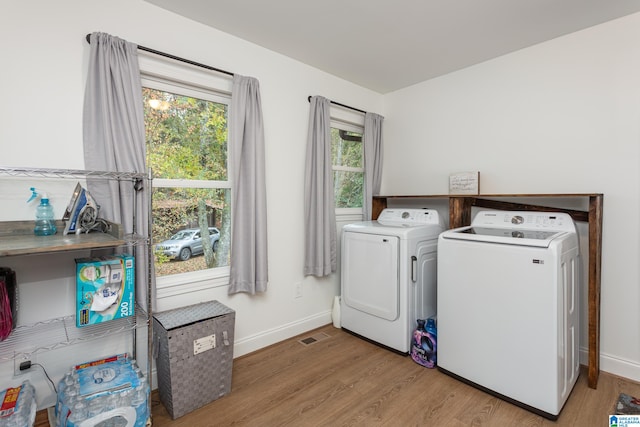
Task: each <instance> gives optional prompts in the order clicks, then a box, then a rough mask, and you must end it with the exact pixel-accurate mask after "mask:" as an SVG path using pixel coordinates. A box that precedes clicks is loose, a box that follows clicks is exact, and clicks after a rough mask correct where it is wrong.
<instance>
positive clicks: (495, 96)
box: [381, 14, 640, 380]
mask: <svg viewBox="0 0 640 427" xmlns="http://www.w3.org/2000/svg"><path fill="white" fill-rule="evenodd" d="M638 40H640V14H635V15H631V16H628V17H626V18H622V19H619V20H616V21H612V22H610V23H606V24H603V25H600V26H597V27H593V28H590V29H587V30H584V31H581V32H577V33H574V34H570V35H567V36H565V37H561V38H558V39H555V40H552V41H549V42H547V43H543V44H540V45H537V46H534V47H531V48H528V49H524V50H521V51H518V52H515V53H512V54H509V55H506V56H503V57H500V58H497V59H494V60H491V61H487V62H485V63H482V64H479V65H476V66H473V67H470V68H467V69H464V70H461V71H458V72H454V73H451V74H448V75H445V76H443V77H440V78H436V79H432V80H429V81H425V82H422V83H420V84H417V85H414V86H412V87H409V88H405V89H403V90H399V91H397V92H394V93H391V94H388V95H386V96H385V99H384V101H385V109H384V114H385V117H386V119H385V134H384V139H385V147H384V149H385V158H384V171H383V183H382V191H381V193H382V194H446V193H447V190H448V177H449V174H450V173H454V172H462V171H474V170H479V171H480V176H481V179H480V185H481V193H485V194H496V193H503V194H532V193H604V233H603V253H602V304H601V322H602V323H601V365H600V367H601V369H603V370H605V371H610V372H613V373H617V374H620V375H623V376H627V377H630V378H633V379H635V380H640V339H639V338H640V337H639V332H638V328H637V326H638V325H639V324H640V310H638V303H639V302H640V292H639V286H638V283H639V281H640V277H639V272H638V259H640V251H639V245H638V243H639V239H638V237H639V230H638V217H639V216H640V205H639V204H638V195H639V191H640V188H639V184H640V181H639V179H638V178H639V172H640V164H639V146H640V49H639V48H638ZM585 289H586V288H585ZM583 300H584V297H583ZM584 317H585V316H583V319H584ZM470 320H471V319H470ZM582 323H583V326H585V327H586V322H585V321H583V322H582ZM586 345H587V342H586V331H583V333H582V340H581V346H582V347H583V348H586Z"/></svg>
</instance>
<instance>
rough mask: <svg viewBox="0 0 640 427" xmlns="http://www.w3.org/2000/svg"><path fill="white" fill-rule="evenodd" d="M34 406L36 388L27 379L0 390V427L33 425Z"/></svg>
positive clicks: (26, 426) (28, 426)
mask: <svg viewBox="0 0 640 427" xmlns="http://www.w3.org/2000/svg"><path fill="white" fill-rule="evenodd" d="M36 406H37V405H36V390H35V388H34V387H33V386H32V385H31V383H30V382H29V380H26V381H24V382H23V383H22V384H20V385H19V386H18V387H10V388H8V389H6V390H4V391H2V392H0V427H31V426H33V422H34V421H35V419H36Z"/></svg>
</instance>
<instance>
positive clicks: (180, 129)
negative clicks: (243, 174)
mask: <svg viewBox="0 0 640 427" xmlns="http://www.w3.org/2000/svg"><path fill="white" fill-rule="evenodd" d="M142 95H143V100H144V114H145V132H146V142H147V165H148V166H149V167H150V168H151V170H152V172H153V175H154V178H156V179H162V178H165V179H185V180H206V181H211V180H215V181H226V180H227V179H228V178H227V106H226V105H225V104H221V103H216V102H212V101H207V100H202V99H197V98H193V97H189V96H183V95H178V94H174V93H169V92H164V91H161V90H155V89H150V88H143V93H142ZM226 193H228V191H225V190H212V189H203V188H158V189H156V190H155V191H154V194H153V219H154V221H153V235H154V237H155V240H156V241H160V240H164V239H166V238H168V237H170V236H171V235H172V234H173V233H175V232H176V231H177V230H179V229H181V228H185V227H193V226H199V227H200V228H201V230H202V235H203V236H205V235H206V239H207V240H208V233H207V232H206V231H205V230H206V228H207V226H217V227H218V228H221V229H224V228H226V229H228V228H229V227H227V226H226V224H224V223H223V221H225V220H226V218H227V217H228V216H227V215H225V214H224V212H225V211H227V210H228V207H227V206H226V202H227V201H226V198H227V195H226ZM217 210H219V211H220V212H219V213H218V214H217V215H214V214H213V212H215V211H217ZM216 220H217V221H218V223H216ZM228 238H229V236H228V235H226V236H222V235H221V240H223V239H228ZM205 247H206V246H205ZM205 258H206V260H207V266H208V267H215V266H217V265H216V260H215V258H216V257H214V256H213V254H212V253H211V251H209V253H208V254H207V252H205ZM156 261H157V262H158V261H161V259H158V258H157V259H156ZM224 261H226V260H224ZM221 262H222V261H221ZM220 265H227V264H220Z"/></svg>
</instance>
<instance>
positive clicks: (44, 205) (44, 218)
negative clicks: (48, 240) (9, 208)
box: [33, 194, 57, 236]
mask: <svg viewBox="0 0 640 427" xmlns="http://www.w3.org/2000/svg"><path fill="white" fill-rule="evenodd" d="M56 231H57V230H56V220H55V219H54V217H53V206H51V204H49V198H48V197H47V195H46V194H44V195H43V196H42V198H41V199H40V204H39V205H38V207H37V208H36V227H35V228H34V229H33V232H34V233H35V234H36V236H51V235H52V234H56Z"/></svg>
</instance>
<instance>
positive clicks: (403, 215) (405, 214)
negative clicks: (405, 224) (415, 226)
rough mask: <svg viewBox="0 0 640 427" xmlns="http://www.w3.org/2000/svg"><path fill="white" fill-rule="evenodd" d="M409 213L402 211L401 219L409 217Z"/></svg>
mask: <svg viewBox="0 0 640 427" xmlns="http://www.w3.org/2000/svg"><path fill="white" fill-rule="evenodd" d="M409 216H410V214H409V212H407V211H404V212H402V219H407V218H409Z"/></svg>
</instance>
